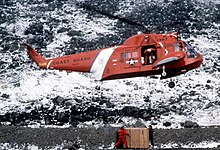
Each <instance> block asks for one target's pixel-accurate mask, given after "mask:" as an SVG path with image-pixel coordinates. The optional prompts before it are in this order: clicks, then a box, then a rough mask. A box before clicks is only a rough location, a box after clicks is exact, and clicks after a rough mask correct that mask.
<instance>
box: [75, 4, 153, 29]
mask: <svg viewBox="0 0 220 150" xmlns="http://www.w3.org/2000/svg"><path fill="white" fill-rule="evenodd" d="M76 5H77V6H79V7H81V8H84V9H86V10H90V11H95V12H97V13H100V14H102V15H105V16H107V17H110V18H114V19H118V20H120V21H122V22H125V23H128V24H130V25H136V26H140V27H142V28H143V29H144V30H145V33H150V30H148V29H147V27H146V26H145V25H143V24H141V23H138V22H134V21H131V20H129V19H126V18H122V17H119V16H116V15H112V14H110V13H107V12H104V11H101V10H98V9H96V8H95V7H93V6H90V5H88V4H85V3H79V2H78V3H76Z"/></svg>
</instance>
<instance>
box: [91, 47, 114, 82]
mask: <svg viewBox="0 0 220 150" xmlns="http://www.w3.org/2000/svg"><path fill="white" fill-rule="evenodd" d="M116 48H117V47H111V48H107V49H103V50H102V51H101V52H100V53H99V54H98V56H97V57H96V59H95V61H94V63H93V65H92V67H91V69H90V72H91V73H93V74H94V76H95V78H96V80H101V79H102V75H103V72H104V69H105V66H106V64H107V62H108V60H109V58H110V57H111V55H112V53H113V51H114V50H115V49H116Z"/></svg>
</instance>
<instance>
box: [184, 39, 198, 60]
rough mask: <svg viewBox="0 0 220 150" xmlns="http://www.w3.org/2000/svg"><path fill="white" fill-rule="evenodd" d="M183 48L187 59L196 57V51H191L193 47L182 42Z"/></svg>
mask: <svg viewBox="0 0 220 150" xmlns="http://www.w3.org/2000/svg"><path fill="white" fill-rule="evenodd" d="M184 46H185V48H186V53H187V56H188V57H189V58H196V57H198V55H197V53H196V51H195V50H194V49H193V47H192V46H191V45H189V44H188V43H187V42H184Z"/></svg>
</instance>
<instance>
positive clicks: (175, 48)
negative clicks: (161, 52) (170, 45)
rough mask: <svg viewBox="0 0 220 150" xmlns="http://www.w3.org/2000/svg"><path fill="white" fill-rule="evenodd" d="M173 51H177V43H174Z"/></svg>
mask: <svg viewBox="0 0 220 150" xmlns="http://www.w3.org/2000/svg"><path fill="white" fill-rule="evenodd" d="M174 52H179V46H178V43H174Z"/></svg>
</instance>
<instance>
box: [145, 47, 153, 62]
mask: <svg viewBox="0 0 220 150" xmlns="http://www.w3.org/2000/svg"><path fill="white" fill-rule="evenodd" d="M155 50H156V49H155V48H148V49H146V50H145V51H144V55H145V64H146V65H149V64H153V63H154V61H155V59H156V56H155V54H154V53H155Z"/></svg>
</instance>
